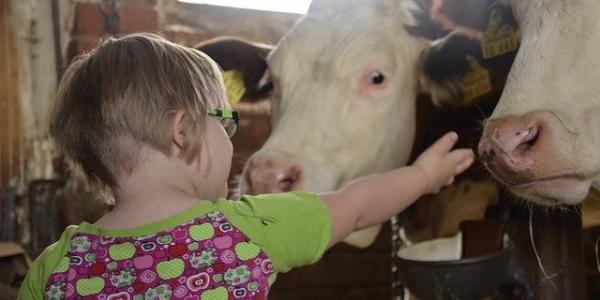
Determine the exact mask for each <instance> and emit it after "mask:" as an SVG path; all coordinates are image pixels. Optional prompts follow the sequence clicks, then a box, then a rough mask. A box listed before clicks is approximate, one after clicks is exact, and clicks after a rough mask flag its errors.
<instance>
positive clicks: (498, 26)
mask: <svg viewBox="0 0 600 300" xmlns="http://www.w3.org/2000/svg"><path fill="white" fill-rule="evenodd" d="M519 39H520V37H519V30H518V29H517V28H515V27H514V26H511V25H510V24H507V23H506V22H505V20H504V18H503V17H502V14H501V13H500V11H499V10H498V9H494V10H493V11H492V12H491V13H490V21H489V22H488V26H487V29H486V30H485V32H484V33H483V38H482V40H481V52H483V58H485V59H489V58H492V57H496V56H499V55H502V54H505V53H508V52H511V51H514V50H516V49H517V48H519V42H520V40H519Z"/></svg>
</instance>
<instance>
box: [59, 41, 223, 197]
mask: <svg viewBox="0 0 600 300" xmlns="http://www.w3.org/2000/svg"><path fill="white" fill-rule="evenodd" d="M226 99H227V98H226V95H225V89H224V85H223V79H222V77H221V75H220V71H219V67H218V66H217V65H216V63H215V62H214V61H212V60H211V59H210V58H209V57H208V56H206V55H205V54H203V53H202V52H200V51H197V50H194V49H191V48H187V47H184V46H180V45H177V44H174V43H171V42H169V41H167V40H165V39H164V38H162V37H161V36H158V35H155V34H147V33H143V34H132V35H127V36H123V37H119V38H109V39H106V40H104V41H102V42H101V43H100V44H99V45H98V46H97V47H96V48H94V49H93V50H91V51H90V52H89V53H86V54H83V55H81V56H79V57H77V58H76V59H75V60H74V61H73V62H72V63H71V65H70V66H69V68H68V69H67V70H66V72H65V74H64V77H63V79H62V81H61V83H60V86H59V88H58V93H57V98H56V104H55V106H54V109H53V111H52V113H51V116H50V134H51V135H52V136H53V138H54V140H55V142H56V145H57V147H58V148H59V150H61V152H62V153H63V154H64V155H65V157H66V158H67V159H68V160H69V161H70V162H71V163H73V164H75V166H77V167H80V168H81V169H82V170H83V171H84V174H85V176H86V177H87V179H88V181H89V182H90V183H100V184H103V185H108V186H111V187H113V186H115V185H116V177H117V175H118V174H120V172H122V171H126V172H131V170H133V168H134V167H135V164H136V162H137V159H138V156H139V152H140V149H141V146H142V145H149V146H151V147H153V148H156V149H158V150H159V151H161V152H163V153H165V154H168V155H170V150H171V141H172V135H171V127H172V122H173V118H174V115H175V113H176V112H177V111H180V110H184V111H185V112H186V114H187V116H188V118H186V119H187V120H189V121H188V122H185V126H186V127H187V128H186V129H189V130H190V132H202V129H203V128H204V126H205V122H206V111H207V110H208V109H211V108H217V107H219V106H221V105H225V104H224V103H225V102H226ZM201 142H202V138H201V135H200V134H198V135H196V134H187V135H186V141H185V142H184V151H183V156H184V159H185V160H186V161H188V162H191V161H192V160H193V159H194V158H195V157H196V155H197V153H198V152H199V151H198V150H199V147H200V144H201Z"/></svg>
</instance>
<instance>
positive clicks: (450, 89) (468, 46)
mask: <svg viewBox="0 0 600 300" xmlns="http://www.w3.org/2000/svg"><path fill="white" fill-rule="evenodd" d="M479 51H480V50H479V44H478V42H477V41H476V40H473V39H471V38H469V37H465V36H463V35H460V34H456V33H450V34H448V35H447V36H446V37H444V38H442V39H439V40H436V41H434V42H432V43H431V46H430V47H429V48H428V49H427V50H426V51H425V52H424V53H423V54H422V56H421V59H420V63H419V66H418V68H419V71H420V75H419V84H420V88H421V90H422V91H425V92H427V93H429V94H430V95H431V98H432V100H433V102H434V103H435V104H437V105H439V104H443V103H452V102H460V101H462V80H463V78H464V76H465V74H466V73H467V71H468V69H469V56H476V54H477V53H478V52H479Z"/></svg>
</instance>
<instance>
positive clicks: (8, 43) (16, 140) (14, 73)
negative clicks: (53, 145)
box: [0, 0, 25, 198]
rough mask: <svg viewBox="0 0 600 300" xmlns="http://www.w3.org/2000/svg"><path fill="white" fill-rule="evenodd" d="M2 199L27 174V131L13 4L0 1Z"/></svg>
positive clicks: (4, 0)
mask: <svg viewBox="0 0 600 300" xmlns="http://www.w3.org/2000/svg"><path fill="white" fill-rule="evenodd" d="M0 10H1V11H0V198H1V196H2V195H4V193H5V192H6V190H7V187H8V186H9V183H10V182H11V181H13V183H15V182H17V181H18V180H19V179H20V178H21V177H22V176H23V175H24V174H23V171H24V170H23V168H24V161H23V160H24V157H23V152H24V139H25V136H24V128H23V122H22V121H23V119H22V116H21V109H20V105H19V88H18V87H19V86H18V65H17V59H16V48H15V35H14V32H15V31H14V30H13V28H11V19H10V13H9V12H10V1H9V0H0Z"/></svg>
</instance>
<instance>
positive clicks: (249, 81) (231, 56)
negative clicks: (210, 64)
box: [194, 37, 273, 102]
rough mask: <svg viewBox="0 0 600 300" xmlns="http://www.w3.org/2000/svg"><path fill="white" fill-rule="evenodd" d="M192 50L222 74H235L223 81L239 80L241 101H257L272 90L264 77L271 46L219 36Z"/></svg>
mask: <svg viewBox="0 0 600 300" xmlns="http://www.w3.org/2000/svg"><path fill="white" fill-rule="evenodd" d="M194 48H196V49H197V50H200V51H202V52H204V53H206V54H207V55H208V56H210V58H212V59H213V60H214V61H215V62H216V63H217V64H219V66H220V67H221V69H223V71H224V72H225V74H227V75H229V74H231V72H228V71H234V72H235V73H234V74H235V75H234V76H224V77H225V78H226V80H233V79H235V78H238V79H240V80H241V81H242V83H243V88H241V89H238V91H239V90H242V93H240V97H241V100H242V101H250V102H256V101H259V100H262V99H265V98H267V97H268V96H269V94H270V93H271V91H272V90H273V84H272V83H271V82H270V80H269V79H268V76H267V73H268V72H267V56H268V54H269V52H270V51H271V50H272V49H273V46H271V45H266V44H260V43H252V42H249V41H246V40H243V39H240V38H234V37H222V38H216V39H212V40H208V41H205V42H202V43H200V44H198V45H196V46H195V47H194ZM226 84H227V85H229V84H230V83H229V82H226ZM234 85H235V84H234ZM240 86H241V84H240Z"/></svg>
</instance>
